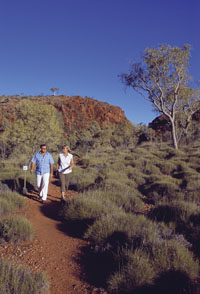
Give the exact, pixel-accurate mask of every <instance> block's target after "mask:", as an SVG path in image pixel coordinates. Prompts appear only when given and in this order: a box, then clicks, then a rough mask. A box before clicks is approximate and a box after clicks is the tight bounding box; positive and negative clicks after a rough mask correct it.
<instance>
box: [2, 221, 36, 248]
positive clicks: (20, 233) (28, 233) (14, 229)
mask: <svg viewBox="0 0 200 294" xmlns="http://www.w3.org/2000/svg"><path fill="white" fill-rule="evenodd" d="M33 235H34V230H33V226H32V224H31V223H30V222H29V221H28V220H27V219H25V218H23V217H21V216H12V217H9V218H4V219H2V220H1V221H0V242H14V243H19V242H22V241H29V240H32V239H33Z"/></svg>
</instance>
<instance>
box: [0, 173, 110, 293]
mask: <svg viewBox="0 0 200 294" xmlns="http://www.w3.org/2000/svg"><path fill="white" fill-rule="evenodd" d="M30 196H31V198H30V199H29V198H26V199H27V205H26V207H25V209H23V210H22V211H20V212H18V213H17V214H20V215H23V216H25V217H26V218H27V219H28V220H30V221H31V223H32V224H33V226H34V229H35V237H34V240H33V241H31V242H26V243H22V244H17V245H15V244H1V245H0V257H6V258H7V259H10V260H12V261H13V263H14V264H25V265H27V266H28V267H29V268H30V269H31V270H32V271H40V270H42V271H45V272H46V273H47V276H48V278H49V281H50V294H68V293H69V294H70V293H76V294H84V293H85V294H86V293H102V292H104V291H103V289H95V288H93V287H92V286H90V285H89V284H87V283H86V282H84V281H82V280H81V269H80V265H79V264H78V263H77V262H76V261H75V258H77V256H78V254H79V253H80V249H81V247H82V246H85V245H87V243H86V241H83V240H80V239H77V238H73V237H70V236H69V235H67V234H66V233H65V232H63V231H62V230H61V229H60V228H61V222H60V221H59V219H58V216H57V211H58V208H59V206H60V188H59V186H58V182H57V180H55V179H53V181H52V183H50V185H49V193H48V199H47V202H46V203H45V204H42V203H41V202H40V201H39V199H38V196H37V194H36V193H34V192H33V193H32V194H31V195H30ZM67 196H68V198H70V197H74V196H76V192H72V191H69V192H68V195H67ZM104 293H105V292H104Z"/></svg>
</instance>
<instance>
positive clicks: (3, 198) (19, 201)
mask: <svg viewBox="0 0 200 294" xmlns="http://www.w3.org/2000/svg"><path fill="white" fill-rule="evenodd" d="M24 205H25V200H24V198H23V197H22V196H21V195H20V194H18V193H14V192H11V191H0V216H2V215H5V214H8V213H10V212H12V211H13V210H16V209H20V208H22V207H23V206H24Z"/></svg>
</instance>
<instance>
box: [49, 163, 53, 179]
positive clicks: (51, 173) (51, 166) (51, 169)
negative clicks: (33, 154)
mask: <svg viewBox="0 0 200 294" xmlns="http://www.w3.org/2000/svg"><path fill="white" fill-rule="evenodd" d="M50 177H51V178H52V177H53V164H50Z"/></svg>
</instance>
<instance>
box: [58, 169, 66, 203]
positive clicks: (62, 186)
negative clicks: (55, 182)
mask: <svg viewBox="0 0 200 294" xmlns="http://www.w3.org/2000/svg"><path fill="white" fill-rule="evenodd" d="M59 178H60V183H61V186H60V190H61V194H62V198H64V197H65V175H64V174H62V173H59Z"/></svg>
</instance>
